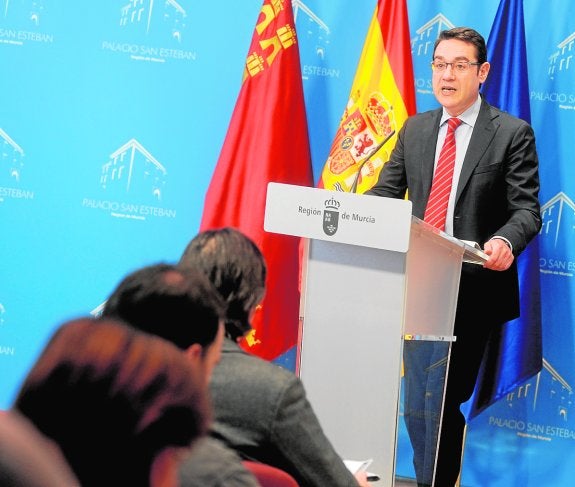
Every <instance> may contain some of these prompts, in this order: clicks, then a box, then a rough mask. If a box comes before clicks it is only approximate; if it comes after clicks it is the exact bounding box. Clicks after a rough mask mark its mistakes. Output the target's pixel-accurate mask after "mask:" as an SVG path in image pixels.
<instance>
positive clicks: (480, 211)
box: [366, 100, 541, 323]
mask: <svg viewBox="0 0 575 487" xmlns="http://www.w3.org/2000/svg"><path fill="white" fill-rule="evenodd" d="M441 115H442V109H441V108H439V109H437V110H433V111H429V112H425V113H421V114H418V115H415V116H413V117H411V118H409V119H408V120H407V121H406V122H405V124H404V125H403V127H402V128H401V130H400V132H399V134H398V140H397V143H396V146H395V148H394V150H393V152H392V154H391V156H390V160H389V161H388V162H387V163H386V164H385V166H384V167H383V169H382V171H381V173H380V176H379V179H378V182H377V183H376V184H375V185H374V187H373V188H372V189H371V190H370V191H368V192H367V193H366V194H372V195H377V196H386V197H391V198H403V197H404V196H405V193H406V191H407V194H408V198H409V200H410V201H411V202H412V204H413V214H414V215H415V216H417V217H418V218H421V219H423V215H424V212H425V206H426V204H427V200H428V198H429V193H430V190H431V182H432V179H433V169H434V158H435V147H436V143H437V136H438V132H439V122H440V120H441ZM538 193H539V175H538V158H537V152H536V148H535V136H534V134H533V130H532V128H531V127H530V126H529V124H527V123H526V122H525V121H523V120H520V119H518V118H516V117H512V116H510V115H509V114H507V113H505V112H502V111H501V110H498V109H497V108H494V107H492V106H491V105H489V104H488V103H487V102H486V101H485V100H482V103H481V108H480V111H479V115H478V117H477V121H476V124H475V127H474V129H473V133H472V136H471V140H470V142H469V147H468V149H467V153H466V155H465V158H464V161H463V167H462V170H461V176H460V179H459V183H458V186H457V194H456V201H455V210H454V221H453V228H454V236H455V237H457V238H460V239H464V240H472V241H475V242H478V243H479V244H480V245H482V246H483V244H484V243H485V242H487V241H488V240H489V239H490V238H491V237H492V236H494V235H498V236H501V237H505V238H506V239H508V240H509V241H510V242H511V244H512V246H513V253H514V255H515V256H517V255H519V254H520V253H521V252H522V251H523V250H524V249H525V247H526V246H527V244H528V243H529V241H530V240H531V239H532V238H533V237H534V236H535V235H537V233H538V232H539V229H540V228H541V217H540V206H539V200H538ZM461 279H462V282H461V286H460V293H461V289H463V291H464V293H463V294H462V297H461V296H460V298H461V299H467V298H470V299H472V296H474V295H475V294H476V293H489V297H490V299H494V300H495V301H494V304H493V306H489V307H488V309H485V310H484V311H485V312H486V313H487V317H488V318H489V319H492V320H495V321H497V322H501V323H503V322H505V321H508V320H510V319H513V318H515V317H517V316H518V315H519V292H518V278H517V266H516V263H515V262H514V264H513V265H512V266H511V268H510V269H508V270H507V271H504V272H497V271H490V270H487V269H484V268H482V267H480V266H477V265H472V264H464V269H463V271H462V277H461ZM466 304H467V303H466ZM461 305H462V303H461V302H460V306H461ZM477 308H478V307H476V309H477ZM484 308H487V307H484Z"/></svg>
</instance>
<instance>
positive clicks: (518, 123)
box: [486, 102, 531, 128]
mask: <svg viewBox="0 0 575 487" xmlns="http://www.w3.org/2000/svg"><path fill="white" fill-rule="evenodd" d="M486 108H487V110H488V111H489V114H490V118H491V120H493V121H496V122H497V123H499V124H501V125H505V126H507V127H510V128H519V127H530V126H531V125H530V124H529V123H528V122H527V121H525V120H523V119H522V118H519V117H517V116H515V115H513V114H511V113H509V112H507V111H505V110H502V109H501V108H498V107H496V106H494V105H490V104H489V103H487V102H486Z"/></svg>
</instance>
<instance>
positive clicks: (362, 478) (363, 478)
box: [354, 472, 370, 487]
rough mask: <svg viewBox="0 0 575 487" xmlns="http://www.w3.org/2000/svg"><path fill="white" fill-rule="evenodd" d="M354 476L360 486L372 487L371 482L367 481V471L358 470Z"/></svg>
mask: <svg viewBox="0 0 575 487" xmlns="http://www.w3.org/2000/svg"><path fill="white" fill-rule="evenodd" d="M354 477H355V479H356V480H357V483H358V484H359V486H360V487H370V483H369V482H368V481H367V473H365V472H357V473H355V474H354Z"/></svg>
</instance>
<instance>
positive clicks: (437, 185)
mask: <svg viewBox="0 0 575 487" xmlns="http://www.w3.org/2000/svg"><path fill="white" fill-rule="evenodd" d="M460 123H461V120H459V119H458V118H450V119H449V120H447V135H446V136H445V141H444V142H443V147H442V148H441V153H440V154H439V159H438V161H437V167H436V169H435V175H434V176H433V183H432V184H431V193H430V195H429V200H428V201H427V208H426V209H425V216H424V217H423V219H424V220H425V221H426V222H428V223H429V224H430V225H433V226H434V227H436V228H439V229H440V230H445V219H446V217H447V203H448V201H449V194H450V193H451V181H452V180H453V168H454V167H455V129H456V128H457V127H459V124H460Z"/></svg>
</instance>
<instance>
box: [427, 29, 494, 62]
mask: <svg viewBox="0 0 575 487" xmlns="http://www.w3.org/2000/svg"><path fill="white" fill-rule="evenodd" d="M449 39H457V40H460V41H463V42H467V43H469V44H473V45H474V46H475V52H476V54H477V62H478V63H481V64H483V63H484V62H486V61H487V47H486V46H485V39H484V38H483V36H482V35H481V34H480V33H479V32H477V31H476V30H474V29H471V28H469V27H455V28H453V29H449V30H443V31H441V32H440V33H439V37H438V38H437V39H436V40H435V44H434V46H433V56H434V57H435V50H436V49H437V45H438V44H439V43H440V42H441V41H446V40H449ZM470 61H471V59H470Z"/></svg>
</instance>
